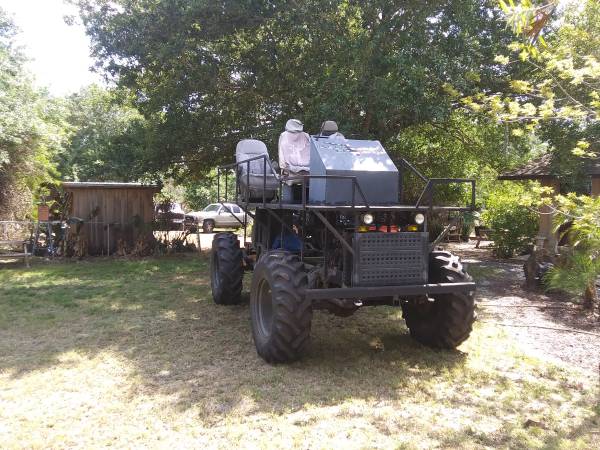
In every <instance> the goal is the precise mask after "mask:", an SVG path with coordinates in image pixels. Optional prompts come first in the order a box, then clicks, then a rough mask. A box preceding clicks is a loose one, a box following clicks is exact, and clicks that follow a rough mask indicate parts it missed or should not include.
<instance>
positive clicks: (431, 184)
mask: <svg viewBox="0 0 600 450" xmlns="http://www.w3.org/2000/svg"><path fill="white" fill-rule="evenodd" d="M257 160H262V161H263V173H262V177H263V189H262V204H263V207H265V206H266V190H267V189H266V188H267V162H269V166H270V160H269V156H268V155H258V156H254V157H252V158H248V159H245V160H243V161H239V162H237V161H236V162H234V163H231V164H226V165H224V166H219V167H218V168H217V201H218V202H221V191H220V186H221V183H220V175H221V171H225V199H224V201H225V202H227V201H229V199H228V192H227V190H228V186H227V170H230V169H237V168H238V167H241V166H242V165H244V164H245V165H246V186H245V194H246V195H245V203H246V208H245V209H248V205H249V203H250V196H249V191H250V163H251V162H253V161H257ZM400 162H401V164H402V166H403V167H405V168H407V169H409V170H410V171H411V172H413V173H414V174H415V175H416V176H417V177H419V178H420V179H421V180H422V181H424V182H425V188H424V189H423V191H422V192H421V195H420V196H419V198H418V200H417V203H416V205H415V208H420V207H421V205H422V203H423V201H424V200H425V197H426V195H427V194H429V200H430V201H429V205H427V207H429V208H432V207H433V194H434V192H435V187H436V185H440V184H446V185H447V184H452V183H469V184H471V202H470V205H469V206H468V208H469V209H470V210H474V209H475V180H474V179H472V178H427V177H426V176H425V175H423V174H422V173H421V172H419V170H418V169H417V168H415V167H414V166H413V165H412V164H411V163H409V162H408V161H406V160H405V159H404V158H402V159H401V160H400ZM269 175H273V176H274V177H275V179H276V180H277V182H278V183H279V189H278V191H279V205H280V207H281V205H282V198H281V197H282V187H283V184H284V183H285V182H287V181H302V206H303V207H304V208H306V206H307V199H306V183H307V180H310V179H311V178H312V179H340V180H351V182H352V205H351V206H352V208H355V207H356V206H357V205H356V191H358V193H359V195H360V198H361V199H362V201H363V204H364V206H365V207H366V208H367V209H369V208H370V205H369V202H368V201H367V198H366V196H365V194H364V191H363V190H362V188H361V186H360V183H359V181H358V179H357V177H356V176H352V175H310V174H307V175H293V176H280V175H278V174H277V173H275V171H274V170H272V172H271V173H270V174H269ZM239 184H240V183H239V173H238V171H237V170H236V192H239V190H240V185H239Z"/></svg>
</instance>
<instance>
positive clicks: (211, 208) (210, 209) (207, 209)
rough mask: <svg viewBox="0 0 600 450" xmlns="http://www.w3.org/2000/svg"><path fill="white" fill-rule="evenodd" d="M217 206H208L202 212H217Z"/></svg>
mask: <svg viewBox="0 0 600 450" xmlns="http://www.w3.org/2000/svg"><path fill="white" fill-rule="evenodd" d="M219 206H221V205H208V206H207V207H206V208H204V209H203V210H202V211H208V212H210V211H218V210H219Z"/></svg>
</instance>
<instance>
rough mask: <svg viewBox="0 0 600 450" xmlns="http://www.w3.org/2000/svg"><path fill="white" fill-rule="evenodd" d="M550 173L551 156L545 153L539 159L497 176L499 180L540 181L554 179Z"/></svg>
mask: <svg viewBox="0 0 600 450" xmlns="http://www.w3.org/2000/svg"><path fill="white" fill-rule="evenodd" d="M555 177H556V175H554V173H553V171H552V154H551V153H546V154H545V155H542V156H540V157H539V158H536V159H533V160H531V161H529V162H528V163H527V164H525V165H524V166H521V167H519V168H517V169H515V170H512V171H510V172H505V173H503V174H501V175H500V176H498V179H499V180H540V179H543V178H555Z"/></svg>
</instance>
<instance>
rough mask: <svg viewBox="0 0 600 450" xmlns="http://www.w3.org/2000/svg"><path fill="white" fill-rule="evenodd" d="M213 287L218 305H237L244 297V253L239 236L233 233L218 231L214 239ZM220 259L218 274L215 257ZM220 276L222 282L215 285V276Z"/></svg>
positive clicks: (212, 260)
mask: <svg viewBox="0 0 600 450" xmlns="http://www.w3.org/2000/svg"><path fill="white" fill-rule="evenodd" d="M211 256H212V257H211V268H210V271H211V288H212V295H213V300H214V302H215V303H216V304H217V305H237V304H239V303H240V302H241V299H242V280H243V278H244V269H243V266H242V263H243V255H242V249H241V248H240V243H239V241H238V237H237V236H236V235H235V234H233V233H217V234H215V236H214V238H213V241H212V255H211ZM215 258H217V259H218V272H219V273H218V274H216V273H214V271H215V264H214V259H215ZM215 276H219V277H220V278H221V283H219V287H218V288H217V286H215V283H214V277H215Z"/></svg>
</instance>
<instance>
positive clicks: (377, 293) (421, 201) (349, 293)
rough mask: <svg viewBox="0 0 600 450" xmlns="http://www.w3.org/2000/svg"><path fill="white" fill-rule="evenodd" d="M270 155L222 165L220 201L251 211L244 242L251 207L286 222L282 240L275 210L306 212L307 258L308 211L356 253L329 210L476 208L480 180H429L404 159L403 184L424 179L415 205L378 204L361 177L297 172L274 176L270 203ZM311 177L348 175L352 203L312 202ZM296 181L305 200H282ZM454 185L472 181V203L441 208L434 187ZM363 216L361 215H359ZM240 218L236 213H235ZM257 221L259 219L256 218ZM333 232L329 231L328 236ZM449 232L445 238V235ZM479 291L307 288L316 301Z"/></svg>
mask: <svg viewBox="0 0 600 450" xmlns="http://www.w3.org/2000/svg"><path fill="white" fill-rule="evenodd" d="M268 158H269V157H268V155H259V156H255V157H253V158H249V159H247V160H244V161H240V162H235V163H232V164H227V165H224V166H220V167H218V168H217V202H218V203H220V204H221V205H223V206H224V207H225V208H226V209H227V211H228V212H229V213H230V214H232V215H233V212H232V211H231V210H230V209H229V208H228V207H227V206H226V205H225V203H235V204H237V205H238V206H239V207H240V208H242V209H243V210H244V212H245V213H246V215H245V217H246V218H245V220H244V221H243V222H242V221H240V220H239V219H238V221H239V222H240V224H241V225H242V226H243V228H244V243H245V242H246V233H247V227H248V221H247V216H248V215H250V217H252V218H253V219H255V216H254V215H253V214H252V213H251V212H250V210H251V209H256V208H263V209H265V210H266V211H267V212H268V214H269V217H270V218H272V217H274V218H275V219H276V220H277V221H278V222H279V223H280V225H281V234H282V240H283V230H284V228H285V229H287V230H291V227H290V226H289V225H288V224H286V223H285V222H284V220H282V218H281V217H280V216H279V215H278V214H276V213H275V210H291V211H299V212H301V213H302V214H303V215H302V219H303V222H304V226H303V227H302V236H301V237H300V236H298V237H299V238H300V239H301V243H302V250H301V253H300V257H301V259H302V260H304V251H305V236H304V228H305V225H306V217H307V214H310V213H312V214H314V216H315V217H317V218H318V219H319V220H320V221H321V222H322V223H323V225H324V226H325V227H326V228H327V230H328V231H329V232H330V233H331V234H332V235H333V236H334V238H335V239H336V240H337V241H339V242H340V243H341V245H342V246H343V248H344V250H345V251H347V252H349V253H350V254H351V255H353V256H354V254H355V252H354V249H353V248H352V246H350V244H349V243H348V242H347V241H346V239H344V237H343V236H342V235H341V234H340V233H339V231H338V230H337V229H336V228H335V227H334V226H333V225H332V224H331V223H330V221H329V220H328V219H327V217H325V215H324V213H326V212H328V211H336V212H354V213H362V212H412V213H415V214H416V213H417V212H421V213H425V212H427V211H433V212H439V211H454V212H465V211H473V210H475V188H476V185H475V180H474V179H467V178H427V177H426V176H424V175H423V174H422V173H421V172H419V171H418V170H417V169H416V168H415V167H414V166H413V165H411V164H410V163H409V162H408V161H406V160H405V159H401V160H400V176H399V182H400V184H401V183H402V180H403V178H404V177H403V175H404V170H406V169H407V170H409V171H410V172H412V173H414V174H415V175H416V176H417V177H418V178H419V179H420V180H421V181H422V182H423V183H425V187H424V188H423V190H422V192H421V194H420V196H419V198H418V200H417V202H416V203H415V204H414V205H403V204H402V203H401V202H398V204H396V205H373V204H370V203H369V202H368V201H367V199H366V197H365V195H364V192H363V190H362V188H361V186H360V183H359V182H358V179H357V177H355V176H347V175H296V176H289V177H283V176H280V175H278V174H276V173H274V171H273V172H272V174H273V175H274V176H275V178H276V180H277V181H278V187H277V198H278V201H274V199H272V200H270V201H267V197H266V193H267V176H270V175H271V173H269V174H268V173H267V166H268V167H271V168H272V165H271V162H270V161H269V160H268ZM257 160H262V161H263V174H262V177H263V190H262V202H260V201H259V202H251V201H250V163H251V162H253V161H257ZM244 164H245V165H246V175H245V176H246V186H245V191H244V192H242V189H241V186H240V184H241V183H240V168H241V167H242V166H243V165H244ZM230 170H234V171H235V177H236V183H235V197H236V198H235V200H234V201H230V200H229V191H228V173H229V171H230ZM223 174H224V176H225V192H224V198H223V199H222V198H221V176H222V175H223ZM310 179H346V180H349V181H351V183H352V201H351V204H349V205H328V204H311V203H309V202H308V200H307V198H306V197H307V195H306V193H307V189H306V187H307V183H308V180H310ZM290 181H291V182H297V183H296V184H301V185H302V201H301V202H300V203H283V201H282V194H283V185H284V183H287V182H290ZM452 183H468V184H470V185H471V196H470V204H469V205H467V206H464V207H462V206H436V205H434V194H435V188H436V186H439V185H449V184H452ZM357 192H358V194H359V196H360V199H361V202H359V203H358V204H357V201H356V193H357ZM239 195H243V197H244V201H243V202H242V201H240V199H239V198H238V196H239ZM399 197H400V199H402V198H403V187H402V185H400V189H399ZM355 217H358V216H355ZM236 219H237V217H236ZM255 220H256V219H255ZM328 234H329V233H326V237H325V238H327V235H328ZM443 235H444V233H442V234H441V235H440V236H441V237H442V238H443ZM439 241H440V237H438V239H436V240H435V241H434V244H432V245H431V246H430V248H429V249H430V250H432V249H433V248H434V245H435V243H436V242H439ZM323 258H326V250H325V251H324V253H323ZM473 290H475V283H472V282H464V283H440V284H423V285H404V286H384V287H342V288H324V289H308V290H306V298H308V299H311V300H315V301H318V300H323V299H331V298H345V299H358V298H377V297H397V296H419V295H427V294H440V293H455V292H470V291H473Z"/></svg>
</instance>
